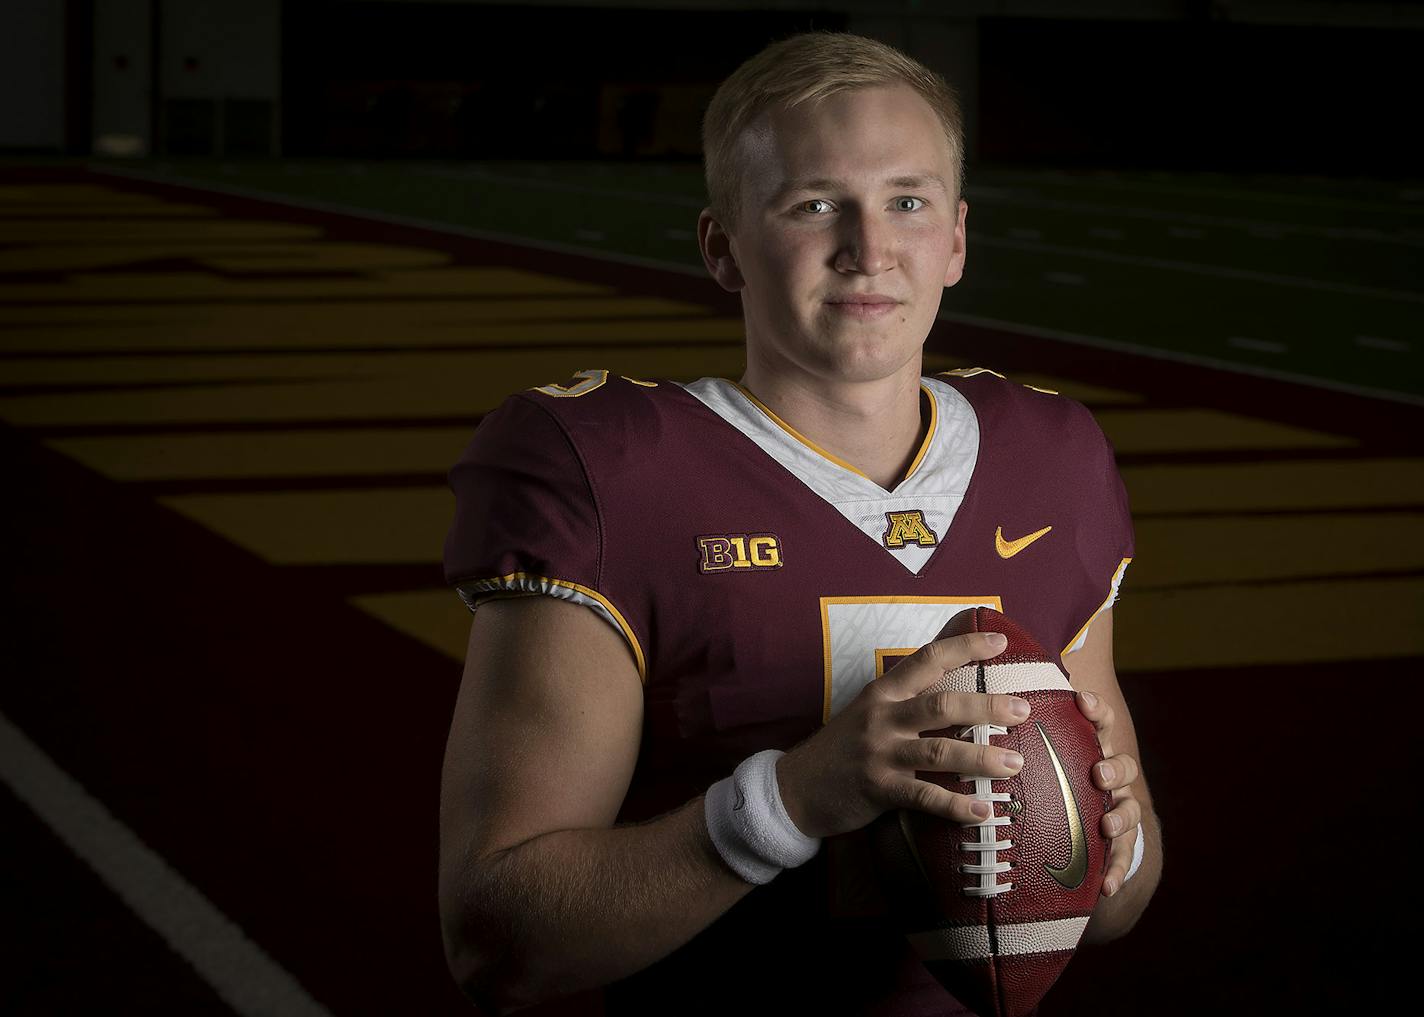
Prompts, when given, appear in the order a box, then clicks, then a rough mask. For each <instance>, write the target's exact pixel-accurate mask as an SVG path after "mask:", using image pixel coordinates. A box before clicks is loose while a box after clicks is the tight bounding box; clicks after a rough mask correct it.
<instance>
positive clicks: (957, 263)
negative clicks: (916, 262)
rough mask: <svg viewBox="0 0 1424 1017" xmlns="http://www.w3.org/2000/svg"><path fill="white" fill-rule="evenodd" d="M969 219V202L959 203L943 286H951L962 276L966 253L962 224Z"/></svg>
mask: <svg viewBox="0 0 1424 1017" xmlns="http://www.w3.org/2000/svg"><path fill="white" fill-rule="evenodd" d="M968 218H969V202H967V201H965V200H964V199H962V198H961V199H960V201H959V218H958V220H957V221H956V222H955V225H954V247H953V248H952V249H951V251H950V255H949V268H948V269H947V270H946V271H945V273H944V284H945V285H946V286H953V285H954V284H955V283H957V282H959V280H960V279H961V278H962V277H963V276H964V259H965V256H966V255H967V253H968V250H967V247H966V245H967V243H968V240H967V237H966V234H965V232H964V222H965V220H966V219H968Z"/></svg>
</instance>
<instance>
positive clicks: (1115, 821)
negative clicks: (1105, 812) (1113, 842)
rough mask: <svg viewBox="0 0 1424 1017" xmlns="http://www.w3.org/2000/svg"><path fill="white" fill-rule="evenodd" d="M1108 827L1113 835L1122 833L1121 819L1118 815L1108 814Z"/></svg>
mask: <svg viewBox="0 0 1424 1017" xmlns="http://www.w3.org/2000/svg"><path fill="white" fill-rule="evenodd" d="M1108 829H1109V830H1111V831H1112V835H1113V836H1114V837H1116V836H1117V835H1118V834H1120V833H1122V819H1121V818H1120V817H1118V816H1109V817H1108Z"/></svg>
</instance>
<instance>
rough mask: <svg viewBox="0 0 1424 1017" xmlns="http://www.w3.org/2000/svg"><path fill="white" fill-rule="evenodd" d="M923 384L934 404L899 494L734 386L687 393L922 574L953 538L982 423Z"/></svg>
mask: <svg viewBox="0 0 1424 1017" xmlns="http://www.w3.org/2000/svg"><path fill="white" fill-rule="evenodd" d="M920 385H921V388H922V390H923V391H925V392H926V393H928V394H929V396H930V399H931V405H932V423H931V427H930V431H929V433H928V434H927V435H926V437H925V443H924V445H923V446H922V447H921V449H920V452H919V455H918V456H917V457H916V461H915V462H914V463H913V464H911V467H910V470H909V471H908V473H907V475H906V477H905V479H903V480H902V481H900V483H899V484H897V485H896V486H895V489H894V490H893V491H886V490H885V489H884V488H882V487H881V486H880V485H879V484H877V483H875V481H873V480H871V479H870V478H869V477H867V476H866V475H865V474H864V473H861V472H860V471H859V470H857V469H856V468H855V467H854V466H852V465H851V464H850V463H847V462H845V461H844V460H841V459H839V458H837V457H835V456H833V455H831V454H830V453H828V452H826V451H825V450H824V449H821V448H818V447H817V446H816V445H815V444H814V443H812V442H810V441H809V440H807V439H806V438H805V437H804V436H803V435H801V434H799V433H797V431H796V430H795V429H794V428H792V427H791V426H790V425H789V424H787V423H786V422H785V421H783V420H781V419H780V418H779V417H777V416H776V414H774V413H773V412H772V411H771V410H770V409H768V408H767V407H766V406H764V405H763V404H762V403H761V402H760V401H759V400H757V399H756V397H755V396H753V395H752V394H751V393H750V392H747V391H745V390H744V389H742V388H740V387H739V386H738V385H736V384H735V383H734V382H730V381H727V380H726V379H725V378H702V379H700V380H698V381H695V382H692V383H691V384H689V385H685V386H684V388H685V389H686V390H687V391H688V392H689V393H691V394H692V395H693V396H694V397H696V398H697V399H698V400H699V401H700V402H702V403H703V404H704V405H705V406H707V408H708V409H710V410H712V412H714V413H716V414H717V415H718V416H719V417H721V418H722V419H723V420H725V421H726V422H727V423H728V424H730V425H731V426H732V427H735V428H736V429H737V430H738V431H740V432H741V433H742V434H743V435H745V436H746V437H747V438H749V439H750V440H751V441H752V442H754V443H755V444H756V445H757V447H759V448H760V449H761V450H762V451H763V452H765V453H766V454H767V455H769V456H771V458H773V459H775V460H776V461H777V462H778V463H780V464H781V465H782V466H783V467H785V468H786V470H787V471H789V472H790V473H791V474H792V475H793V476H795V477H796V479H797V480H799V481H801V483H803V484H805V485H806V486H807V487H808V488H810V489H811V490H812V491H813V492H815V493H816V495H817V496H818V497H820V498H821V500H823V501H825V502H826V503H827V504H828V505H830V506H831V507H832V508H834V509H835V510H836V511H837V512H839V513H840V514H841V515H842V516H844V517H845V519H846V520H847V521H848V522H849V523H850V524H851V525H853V526H855V527H856V528H857V529H859V530H860V531H861V532H862V533H864V534H865V535H866V536H867V537H868V538H869V539H871V540H873V541H875V543H876V544H878V545H879V546H880V547H881V548H882V549H883V550H884V551H885V553H886V554H888V555H890V556H891V557H892V558H894V559H895V560H896V561H898V562H899V563H900V564H901V565H903V566H904V567H905V568H906V569H908V570H909V571H910V572H913V573H915V574H918V573H919V571H920V570H921V569H922V568H923V567H924V565H925V563H926V562H928V561H929V559H930V556H931V555H933V554H934V552H935V550H936V548H937V547H938V546H939V544H940V543H941V542H943V540H944V538H945V537H946V536H947V534H948V532H949V527H950V525H951V524H952V523H953V522H954V516H955V514H956V513H957V512H958V510H959V506H960V504H961V503H962V502H963V501H964V493H965V491H966V490H968V488H969V481H970V478H971V477H972V476H973V473H974V464H975V462H976V461H977V460H978V457H979V420H978V417H977V416H976V415H975V413H974V408H973V407H972V406H970V405H969V402H968V400H966V399H965V398H964V396H962V395H960V394H959V392H957V391H956V390H955V389H954V388H952V387H951V386H949V385H947V384H945V383H944V382H942V381H939V380H938V379H935V378H921V379H920ZM916 513H918V516H916V515H915V514H916ZM916 535H917V536H916ZM907 536H909V537H910V538H911V539H909V540H906V539H905V538H906V537H907ZM897 538H898V539H897ZM928 538H933V540H934V543H933V544H927V543H925V541H926V540H927V539H928ZM897 543H898V544H899V545H900V546H891V545H894V544H897Z"/></svg>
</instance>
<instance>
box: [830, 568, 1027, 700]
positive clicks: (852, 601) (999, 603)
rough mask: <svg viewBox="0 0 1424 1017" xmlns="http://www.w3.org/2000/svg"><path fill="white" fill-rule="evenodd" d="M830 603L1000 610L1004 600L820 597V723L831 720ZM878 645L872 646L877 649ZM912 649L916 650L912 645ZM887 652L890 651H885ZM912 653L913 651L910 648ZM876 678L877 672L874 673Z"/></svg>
mask: <svg viewBox="0 0 1424 1017" xmlns="http://www.w3.org/2000/svg"><path fill="white" fill-rule="evenodd" d="M833 604H964V605H966V606H970V607H978V606H980V605H983V604H992V605H993V607H994V610H995V611H998V612H999V613H1000V614H1003V613H1004V600H1003V598H1002V597H997V596H995V597H917V596H912V595H908V594H906V595H897V594H890V595H886V596H880V597H822V598H821V661H822V669H823V671H822V682H823V684H822V688H821V723H822V724H828V723H830V720H831V686H832V684H833V683H834V680H835V676H834V674H833V673H832V672H833V664H834V662H833V661H832V660H831V612H830V608H831V606H832V605H833ZM879 649H880V648H879V647H875V648H874V650H876V651H878V650H879ZM915 649H919V647H916V648H915ZM886 652H887V653H889V652H894V651H893V650H887V651H886ZM910 652H912V653H913V652H914V650H912V651H910ZM880 663H881V661H880V654H879V653H878V652H877V653H876V667H877V669H878V668H879V665H880ZM877 677H878V675H877Z"/></svg>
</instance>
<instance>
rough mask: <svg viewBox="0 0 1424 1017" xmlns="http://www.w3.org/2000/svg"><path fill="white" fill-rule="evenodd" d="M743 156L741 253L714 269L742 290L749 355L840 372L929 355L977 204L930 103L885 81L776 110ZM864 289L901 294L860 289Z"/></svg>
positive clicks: (865, 372)
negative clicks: (962, 191) (959, 177)
mask: <svg viewBox="0 0 1424 1017" xmlns="http://www.w3.org/2000/svg"><path fill="white" fill-rule="evenodd" d="M741 161H742V166H743V178H742V179H743V204H742V217H741V221H740V224H739V225H738V227H737V230H736V232H735V233H734V234H732V235H731V236H730V238H729V246H730V252H731V262H733V263H734V265H733V264H729V263H727V262H726V261H723V262H721V263H720V266H719V267H718V268H714V274H716V275H717V278H718V280H719V281H720V282H721V283H722V285H723V286H724V287H726V288H727V289H732V290H737V289H739V290H741V293H742V306H743V309H744V312H745V315H746V324H747V344H748V354H749V356H751V357H755V358H758V360H759V362H760V363H762V364H763V365H765V366H768V367H770V368H771V369H773V370H793V371H799V372H805V373H809V374H811V375H814V376H816V377H819V378H824V379H826V380H842V381H869V380H874V379H878V378H884V377H888V376H890V375H892V374H894V373H895V372H897V371H899V370H902V369H904V368H905V367H906V365H907V364H909V363H910V362H911V361H912V360H914V362H915V364H916V365H918V359H917V357H918V354H919V350H920V348H921V346H922V344H923V343H924V339H925V336H926V335H928V334H929V330H930V326H931V325H933V323H934V319H935V315H936V313H937V312H938V310H939V303H940V297H941V296H942V295H943V292H944V287H946V286H952V285H954V284H955V283H956V282H958V281H959V277H960V274H961V272H962V270H963V266H964V255H965V237H964V220H965V216H966V215H967V212H968V206H967V205H966V204H965V203H964V202H963V201H960V200H958V196H957V195H955V194H954V193H953V188H954V167H953V164H952V163H951V159H950V153H949V143H948V141H947V140H946V139H945V137H944V130H943V128H942V127H941V125H940V122H939V120H938V118H937V117H936V116H935V114H934V112H933V111H932V110H931V109H930V106H929V104H928V103H927V102H925V100H924V99H922V98H920V96H919V95H918V94H917V93H916V92H914V91H913V90H912V89H910V88H909V87H908V86H884V87H876V88H866V89H857V90H853V91H848V92H841V93H839V94H837V95H834V96H831V97H830V98H828V99H826V100H824V101H822V102H821V103H819V104H818V105H816V106H815V107H814V108H807V107H805V106H803V107H801V108H798V109H796V110H793V111H790V112H787V111H776V112H774V113H771V112H769V113H767V114H763V116H762V117H761V118H760V119H759V120H758V121H757V122H756V123H755V124H754V125H753V127H752V128H751V129H749V130H748V131H747V132H746V134H744V135H743V138H742V148H741ZM705 218H706V214H705V213H704V219H705ZM705 226H706V224H705V223H704V228H703V229H702V230H701V233H702V236H703V238H704V251H710V250H712V249H714V248H715V245H712V247H709V246H708V245H707V239H708V229H707V228H705ZM712 264H714V262H713V261H711V260H709V265H712ZM738 284H740V285H738ZM867 297H878V298H889V299H890V301H892V302H890V303H882V304H878V305H877V304H866V303H857V302H854V299H853V298H860V299H864V298H867ZM916 373H917V374H918V366H916Z"/></svg>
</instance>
